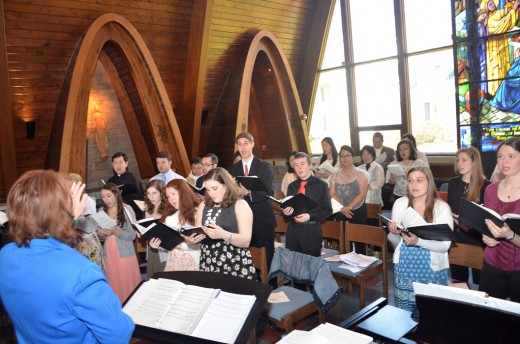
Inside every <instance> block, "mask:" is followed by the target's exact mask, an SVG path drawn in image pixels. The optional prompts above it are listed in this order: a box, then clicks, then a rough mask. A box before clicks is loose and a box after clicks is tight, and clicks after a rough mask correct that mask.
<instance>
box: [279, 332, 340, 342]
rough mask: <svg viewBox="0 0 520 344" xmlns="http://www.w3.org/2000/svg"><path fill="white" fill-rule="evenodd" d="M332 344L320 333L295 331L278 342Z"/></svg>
mask: <svg viewBox="0 0 520 344" xmlns="http://www.w3.org/2000/svg"><path fill="white" fill-rule="evenodd" d="M280 343H281V344H332V343H334V342H331V341H329V340H328V339H327V338H326V337H324V336H322V335H321V334H319V333H311V332H307V331H302V330H293V331H291V333H289V334H288V335H286V336H285V337H283V338H282V340H280V341H279V342H278V344H280Z"/></svg>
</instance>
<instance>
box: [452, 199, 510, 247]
mask: <svg viewBox="0 0 520 344" xmlns="http://www.w3.org/2000/svg"><path fill="white" fill-rule="evenodd" d="M486 219H488V220H491V221H493V223H494V224H495V225H497V226H499V227H502V226H504V222H505V223H507V224H508V225H509V227H510V228H511V229H512V230H513V232H515V233H516V234H520V215H518V214H505V215H503V216H500V214H498V213H497V212H496V211H494V210H493V209H489V208H486V207H484V206H483V205H479V204H477V203H475V202H471V201H468V200H467V199H465V198H461V199H460V206H459V221H460V222H462V223H463V224H465V225H467V226H469V227H470V228H473V229H474V230H476V231H478V232H480V233H482V234H484V235H487V236H488V237H491V238H493V237H494V236H493V233H491V231H490V230H489V228H488V226H487V225H486Z"/></svg>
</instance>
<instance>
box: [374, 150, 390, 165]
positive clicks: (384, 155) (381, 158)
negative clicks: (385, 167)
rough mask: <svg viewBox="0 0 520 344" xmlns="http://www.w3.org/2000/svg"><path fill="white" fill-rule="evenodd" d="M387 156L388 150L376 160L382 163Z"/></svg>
mask: <svg viewBox="0 0 520 344" xmlns="http://www.w3.org/2000/svg"><path fill="white" fill-rule="evenodd" d="M386 157H387V155H386V152H383V153H381V154H379V156H378V157H377V158H376V160H374V161H375V162H377V163H378V164H380V163H382V162H383V161H385V160H386Z"/></svg>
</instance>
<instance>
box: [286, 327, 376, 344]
mask: <svg viewBox="0 0 520 344" xmlns="http://www.w3.org/2000/svg"><path fill="white" fill-rule="evenodd" d="M372 341H373V338H372V337H369V336H367V335H364V334H362V333H357V332H354V331H350V330H347V329H345V328H342V327H339V326H336V325H332V324H330V323H325V324H320V325H319V326H317V327H315V328H313V329H312V330H310V331H308V332H307V331H301V330H293V331H291V333H289V334H288V335H287V336H285V337H284V338H282V340H281V341H279V342H278V343H282V344H292V343H294V344H336V343H337V344H340V343H349V344H368V343H372Z"/></svg>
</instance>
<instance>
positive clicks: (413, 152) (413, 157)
mask: <svg viewBox="0 0 520 344" xmlns="http://www.w3.org/2000/svg"><path fill="white" fill-rule="evenodd" d="M403 144H404V145H407V146H408V148H409V149H410V160H417V152H416V150H415V148H414V147H413V142H412V141H410V140H408V139H404V140H401V141H399V143H398V144H397V149H396V151H395V159H396V160H397V161H403V158H401V154H399V146H400V145H403Z"/></svg>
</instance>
